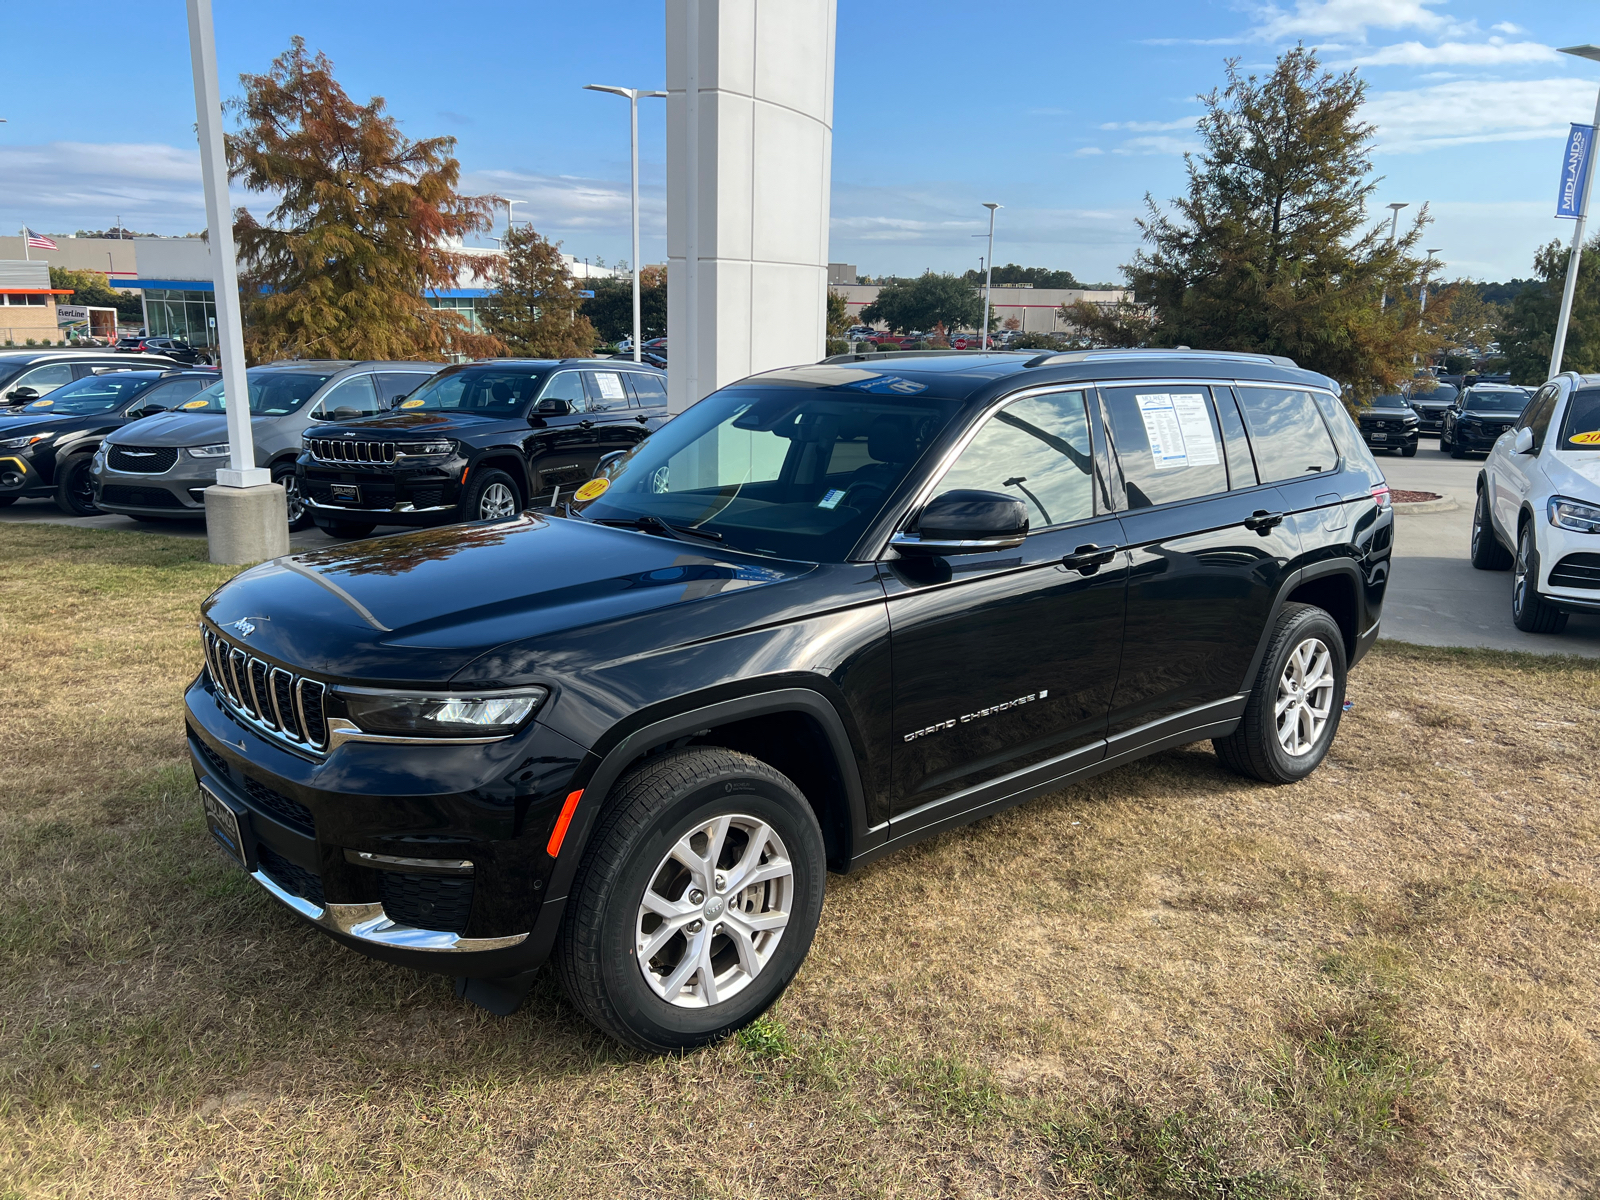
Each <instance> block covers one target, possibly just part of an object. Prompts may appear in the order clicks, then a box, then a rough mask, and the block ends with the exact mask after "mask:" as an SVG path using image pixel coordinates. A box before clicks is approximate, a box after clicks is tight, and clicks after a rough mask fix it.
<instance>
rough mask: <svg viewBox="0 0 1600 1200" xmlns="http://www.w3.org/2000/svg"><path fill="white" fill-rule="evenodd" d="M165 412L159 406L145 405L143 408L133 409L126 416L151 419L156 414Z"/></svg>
mask: <svg viewBox="0 0 1600 1200" xmlns="http://www.w3.org/2000/svg"><path fill="white" fill-rule="evenodd" d="M166 411H167V410H166V409H165V408H163V407H162V406H161V405H159V404H146V405H145V406H144V407H143V408H139V409H135V410H134V411H133V412H131V413H129V414H128V415H129V416H130V417H134V418H135V419H137V418H139V417H153V416H155V415H156V414H157V413H164V412H166Z"/></svg>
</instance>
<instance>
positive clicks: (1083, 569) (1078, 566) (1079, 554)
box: [1061, 544, 1117, 575]
mask: <svg viewBox="0 0 1600 1200" xmlns="http://www.w3.org/2000/svg"><path fill="white" fill-rule="evenodd" d="M1116 556H1117V547H1115V546H1096V545H1093V544H1090V545H1088V546H1079V547H1078V548H1077V549H1076V550H1074V551H1073V552H1072V553H1071V554H1068V555H1065V556H1064V557H1063V558H1062V559H1061V565H1062V566H1063V567H1066V568H1067V569H1068V570H1069V571H1077V572H1079V573H1080V574H1083V575H1093V574H1094V573H1095V572H1096V571H1098V570H1099V569H1100V568H1101V567H1103V566H1105V565H1106V563H1108V562H1110V561H1111V560H1112V559H1113V558H1115V557H1116Z"/></svg>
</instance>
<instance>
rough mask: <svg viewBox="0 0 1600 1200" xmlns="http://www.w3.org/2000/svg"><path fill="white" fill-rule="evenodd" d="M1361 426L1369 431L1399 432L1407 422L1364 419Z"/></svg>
mask: <svg viewBox="0 0 1600 1200" xmlns="http://www.w3.org/2000/svg"><path fill="white" fill-rule="evenodd" d="M1361 427H1362V428H1363V429H1365V430H1366V431H1367V432H1368V433H1399V432H1400V431H1402V430H1403V429H1405V427H1406V424H1405V422H1404V421H1363V422H1361Z"/></svg>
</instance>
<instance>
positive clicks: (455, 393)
mask: <svg viewBox="0 0 1600 1200" xmlns="http://www.w3.org/2000/svg"><path fill="white" fill-rule="evenodd" d="M544 376H545V372H544V371H543V370H541V369H539V368H535V367H482V366H469V367H459V368H455V369H452V368H448V367H447V368H446V369H445V370H443V371H441V372H439V374H437V375H435V376H434V377H433V378H432V379H430V380H428V382H427V383H425V384H423V385H422V386H421V387H419V388H418V389H417V390H416V391H415V392H413V393H411V395H410V396H409V397H408V398H407V399H405V400H402V401H401V402H400V407H401V408H403V409H413V408H420V409H422V410H424V411H426V412H440V411H443V412H474V413H481V414H482V415H484V416H489V417H520V416H522V415H523V414H524V413H525V412H526V411H527V408H528V404H529V402H530V401H532V399H533V397H534V394H535V393H537V392H538V390H539V381H540V380H541V379H543V378H544Z"/></svg>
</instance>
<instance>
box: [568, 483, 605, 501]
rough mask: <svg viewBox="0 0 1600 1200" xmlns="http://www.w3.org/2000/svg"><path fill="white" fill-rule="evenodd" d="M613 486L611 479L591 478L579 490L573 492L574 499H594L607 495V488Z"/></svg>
mask: <svg viewBox="0 0 1600 1200" xmlns="http://www.w3.org/2000/svg"><path fill="white" fill-rule="evenodd" d="M610 486H611V480H609V479H591V480H589V482H588V483H586V484H584V485H583V486H582V487H581V488H579V489H578V490H577V491H575V492H573V493H572V498H573V499H574V500H593V499H594V498H595V497H596V496H603V495H605V492H606V489H607V488H608V487H610Z"/></svg>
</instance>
